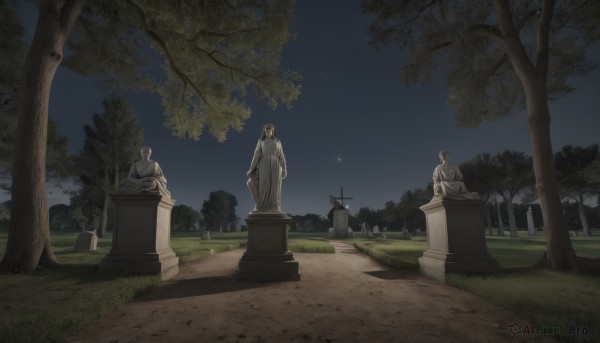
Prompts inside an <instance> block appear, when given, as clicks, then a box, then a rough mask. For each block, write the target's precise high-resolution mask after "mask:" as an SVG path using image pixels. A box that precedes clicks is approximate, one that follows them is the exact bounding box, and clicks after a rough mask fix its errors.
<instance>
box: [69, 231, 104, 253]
mask: <svg viewBox="0 0 600 343" xmlns="http://www.w3.org/2000/svg"><path fill="white" fill-rule="evenodd" d="M97 245H98V236H96V231H85V232H82V233H80V234H79V236H77V241H76V242H75V247H74V249H75V250H82V251H94V250H96V246H97Z"/></svg>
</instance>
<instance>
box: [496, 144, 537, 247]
mask: <svg viewBox="0 0 600 343" xmlns="http://www.w3.org/2000/svg"><path fill="white" fill-rule="evenodd" d="M494 159H495V160H496V161H497V163H498V166H499V169H498V172H499V174H498V175H500V177H501V179H500V180H501V183H500V184H498V186H499V188H497V193H498V194H500V196H501V197H502V199H504V202H505V203H506V211H507V212H508V227H509V229H510V236H511V237H517V224H516V221H515V209H514V205H513V200H514V198H515V197H516V196H517V195H519V194H520V193H521V192H522V191H523V190H524V189H526V188H527V187H529V186H530V185H531V184H532V183H533V177H532V173H531V172H532V170H531V159H530V158H529V157H527V156H525V154H524V153H522V152H517V151H511V150H506V151H503V152H501V153H498V154H496V156H494Z"/></svg>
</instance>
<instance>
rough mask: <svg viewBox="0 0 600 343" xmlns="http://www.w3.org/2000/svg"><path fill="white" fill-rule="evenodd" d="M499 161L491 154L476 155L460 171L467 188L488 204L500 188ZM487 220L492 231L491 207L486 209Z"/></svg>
mask: <svg viewBox="0 0 600 343" xmlns="http://www.w3.org/2000/svg"><path fill="white" fill-rule="evenodd" d="M499 167H500V166H499V165H498V161H497V160H496V159H494V158H493V157H492V155H491V154H489V153H483V154H478V155H476V156H475V157H474V158H473V160H471V161H467V162H463V163H461V164H460V165H459V169H460V171H461V172H462V174H463V178H464V181H465V186H466V187H467V189H468V190H470V191H471V192H477V193H479V195H480V196H481V199H482V200H483V201H485V202H486V203H487V202H488V201H489V199H490V197H491V196H492V194H494V193H495V192H497V190H498V189H499V188H500V187H499V185H500V184H501V181H500V179H499V175H500V172H499ZM484 215H485V220H486V223H487V225H488V228H489V230H491V226H492V220H491V215H490V209H489V206H487V205H486V207H485V209H484Z"/></svg>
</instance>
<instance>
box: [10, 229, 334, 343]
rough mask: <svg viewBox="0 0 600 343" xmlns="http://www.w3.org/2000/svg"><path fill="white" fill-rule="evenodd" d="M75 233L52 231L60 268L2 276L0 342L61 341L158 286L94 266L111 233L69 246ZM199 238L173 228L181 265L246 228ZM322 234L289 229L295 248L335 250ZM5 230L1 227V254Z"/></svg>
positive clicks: (150, 279) (240, 236)
mask: <svg viewBox="0 0 600 343" xmlns="http://www.w3.org/2000/svg"><path fill="white" fill-rule="evenodd" d="M77 235H78V233H76V232H55V231H53V232H52V233H51V240H52V246H53V248H54V253H55V254H56V255H57V256H58V258H59V259H60V261H61V262H62V263H63V266H61V267H60V268H58V269H57V270H53V271H47V270H43V271H40V272H35V273H33V274H30V275H25V274H11V275H1V276H0V308H2V309H3V311H2V312H0V342H61V341H64V337H65V334H66V333H68V332H72V331H75V330H77V329H79V328H81V327H83V326H84V325H86V324H88V323H91V322H93V321H94V320H95V319H97V318H99V317H101V316H104V315H106V314H108V313H109V312H111V311H113V310H114V309H116V308H118V307H120V306H122V305H124V304H126V303H128V302H130V301H131V300H132V299H133V298H135V297H136V296H137V295H139V294H141V293H143V292H145V291H147V290H149V289H152V288H154V287H157V286H158V285H159V284H160V277H158V276H124V275H119V274H115V273H99V272H98V271H97V265H98V263H99V262H100V260H101V259H102V258H103V257H104V256H105V255H106V254H107V253H108V252H109V251H110V247H111V239H112V238H111V235H110V233H109V234H108V235H107V237H104V238H101V239H99V241H98V246H97V250H96V251H92V252H78V251H75V250H73V246H74V245H75V241H76V240H77ZM210 235H211V239H210V240H203V239H202V238H201V237H202V234H201V233H199V232H172V235H171V247H172V248H173V250H174V251H175V253H176V254H177V256H179V257H180V262H181V263H186V262H191V261H195V260H199V259H202V258H204V257H206V256H208V255H210V254H211V249H212V251H213V252H214V253H218V252H222V251H226V250H230V249H235V248H238V247H240V245H241V244H244V243H246V239H247V233H246V232H235V233H234V232H227V233H219V232H211V234H210ZM323 237H325V235H324V234H319V233H316V234H308V233H290V239H289V247H290V250H292V251H294V252H334V249H333V246H332V245H331V244H330V243H329V242H328V241H327V240H326V239H324V238H323ZM6 239H7V232H6V231H0V254H1V256H3V255H4V249H5V248H6Z"/></svg>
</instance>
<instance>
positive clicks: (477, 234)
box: [419, 198, 498, 281]
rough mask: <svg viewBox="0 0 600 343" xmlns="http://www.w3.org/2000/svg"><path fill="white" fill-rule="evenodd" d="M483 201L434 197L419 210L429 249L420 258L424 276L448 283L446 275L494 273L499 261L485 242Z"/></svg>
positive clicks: (420, 268) (421, 270)
mask: <svg viewBox="0 0 600 343" xmlns="http://www.w3.org/2000/svg"><path fill="white" fill-rule="evenodd" d="M484 204H485V203H484V202H483V201H481V200H442V199H438V198H434V199H433V200H432V201H431V202H429V203H428V204H425V205H423V206H421V207H420V209H421V210H422V211H423V212H425V218H426V221H427V241H428V244H429V247H428V249H427V250H426V251H425V252H424V253H423V257H421V258H419V270H420V272H421V274H423V275H425V276H428V277H430V278H433V279H436V280H439V281H445V279H446V274H447V273H461V274H471V273H494V272H496V271H498V261H496V260H495V259H494V258H493V257H492V256H491V255H490V254H489V253H488V252H487V246H486V242H485V227H484V223H483V216H482V208H483V206H484Z"/></svg>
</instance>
